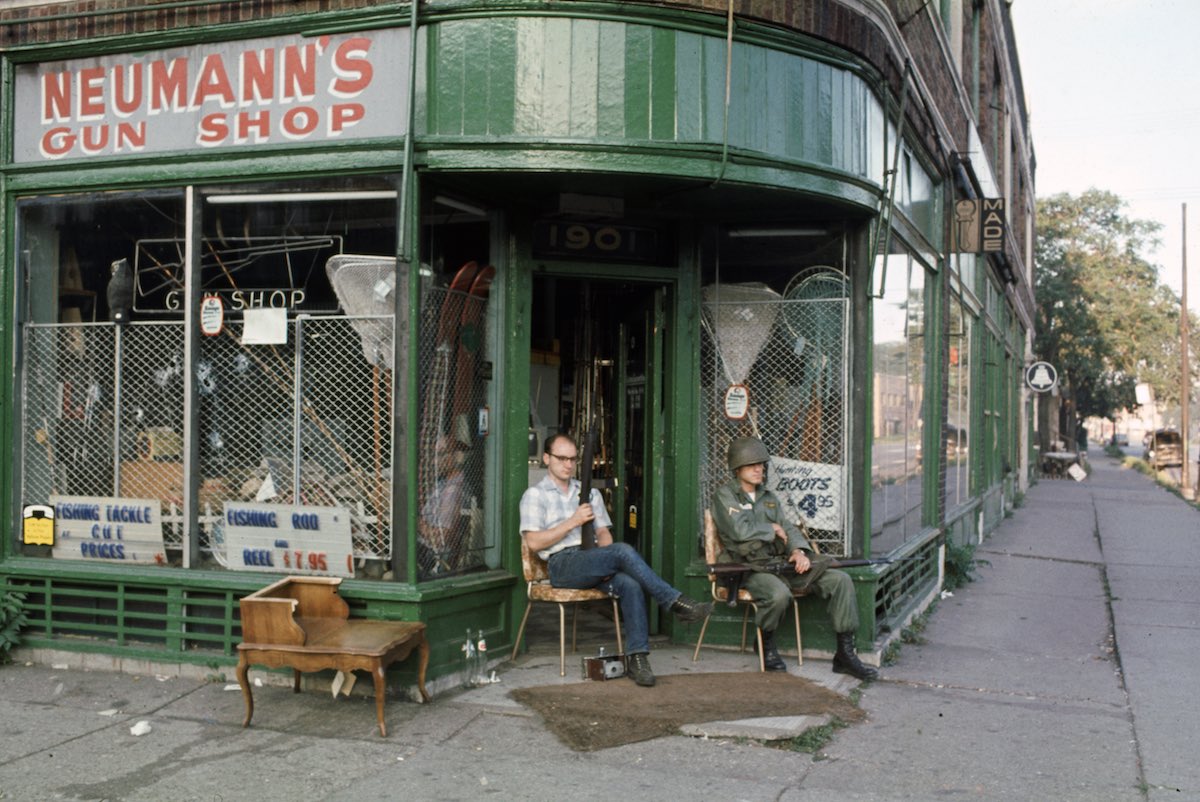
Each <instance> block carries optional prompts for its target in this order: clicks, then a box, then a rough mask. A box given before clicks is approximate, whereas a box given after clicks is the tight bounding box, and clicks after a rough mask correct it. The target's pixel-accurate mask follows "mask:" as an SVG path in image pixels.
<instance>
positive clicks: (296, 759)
mask: <svg viewBox="0 0 1200 802" xmlns="http://www.w3.org/2000/svg"><path fill="white" fill-rule="evenodd" d="M1091 462H1092V469H1093V470H1092V473H1091V474H1090V475H1089V476H1088V478H1087V479H1085V480H1084V481H1082V482H1075V481H1071V480H1043V481H1041V482H1039V483H1038V484H1037V485H1035V486H1033V487H1032V488H1030V490H1029V492H1028V494H1027V495H1026V496H1025V497H1024V498H1023V499H1022V500H1021V502H1020V504H1019V506H1018V507H1017V508H1016V509H1015V510H1014V512H1013V515H1012V516H1011V517H1009V518H1007V519H1006V520H1005V521H1004V522H1003V523H1002V524H1001V525H1000V527H999V528H998V529H997V530H996V531H995V532H994V533H993V534H992V535H991V536H989V537H988V538H987V539H986V540H985V541H984V542H983V543H982V544H981V545H980V546H979V548H978V550H977V551H976V553H975V556H976V558H977V559H978V564H977V566H976V570H975V575H976V579H975V581H974V582H971V583H969V584H967V585H966V586H964V587H962V588H960V589H958V590H957V591H955V592H954V593H953V595H948V596H945V597H944V598H943V599H942V600H941V601H939V602H937V604H936V609H934V610H932V611H931V612H930V613H929V614H928V615H927V616H926V617H925V619H924V620H922V621H921V622H914V624H913V625H911V631H910V632H909V634H908V635H907V636H906V637H905V638H904V639H903V643H902V644H901V645H900V646H899V649H898V652H897V654H896V659H895V662H894V663H892V664H889V665H885V666H883V667H882V669H881V678H880V679H879V680H878V681H876V682H873V683H870V684H866V685H862V686H860V693H859V694H857V696H858V704H859V706H860V707H861V708H862V709H863V710H864V711H865V713H866V720H865V721H863V722H860V723H854V724H850V725H848V726H844V727H833V728H832V729H831V730H830V733H829V736H830V739H829V741H828V742H827V743H825V745H824V746H820V747H819V748H818V751H817V753H816V754H815V755H814V754H809V753H807V752H802V751H794V750H793V749H792V748H788V747H789V746H790V745H793V744H794V743H796V742H795V741H792V740H790V739H791V738H793V737H794V736H795V735H797V734H798V732H800V731H802V730H803V728H804V727H807V726H811V724H804V723H803V722H801V723H799V724H797V723H796V722H794V721H791V720H782V719H756V720H754V721H747V722H730V723H726V724H725V725H722V726H721V727H720V728H719V729H715V728H714V730H715V731H717V732H719V733H720V734H719V735H709V736H698V737H689V736H686V735H676V736H668V737H661V738H655V739H653V740H649V741H643V742H639V743H632V744H628V745H625V746H619V747H614V748H610V749H603V750H600V751H595V752H586V753H578V752H572V751H571V750H570V749H569V748H568V747H566V746H565V745H564V744H563V743H562V742H560V741H558V740H557V738H556V737H555V736H554V735H552V734H551V733H550V732H549V731H548V730H547V729H546V727H545V726H544V724H543V723H542V721H541V719H540V718H539V717H538V715H537V714H535V713H533V712H532V711H531V710H529V709H527V708H524V707H522V706H521V705H520V704H519V703H517V702H515V701H514V700H513V699H512V698H511V697H509V696H508V692H509V691H510V690H512V689H514V688H518V687H529V686H534V685H552V684H562V683H573V682H577V681H578V678H577V676H572V674H573V673H574V672H568V676H567V677H566V678H565V679H560V678H559V676H558V654H557V642H556V641H557V639H556V638H555V637H554V635H553V633H554V632H555V631H556V621H557V614H556V613H555V612H554V611H553V610H548V612H549V616H548V619H549V620H548V621H547V622H544V623H548V624H549V626H545V627H543V628H542V630H541V631H540V633H539V634H537V635H534V636H531V639H530V645H531V651H530V652H529V653H528V654H523V655H521V656H520V657H518V659H517V660H516V661H515V662H508V661H503V662H500V663H499V664H498V665H497V668H498V669H499V671H498V673H499V677H500V680H501V682H500V683H498V684H495V685H488V686H484V687H481V688H475V689H472V690H461V689H456V688H455V689H450V688H445V687H442V688H435V689H434V700H433V702H432V703H430V704H424V705H419V704H415V703H412V702H410V701H408V700H406V699H401V698H397V697H396V696H393V697H392V698H389V700H388V703H387V723H388V732H389V735H388V737H387V738H381V737H379V734H378V731H377V729H376V727H375V721H374V716H373V705H372V703H371V700H370V697H369V696H358V695H356V696H352V697H350V698H348V699H342V700H338V701H333V700H331V698H330V695H329V693H328V691H327V690H325V691H323V692H322V691H320V690H319V689H317V690H313V689H310V688H307V687H306V689H305V692H304V693H301V694H293V693H292V692H291V689H290V687H287V686H286V684H284V685H283V686H280V685H271V686H269V687H263V688H260V689H258V690H257V691H256V693H255V696H256V698H257V705H256V711H255V718H254V722H253V724H252V726H250V727H249V728H247V729H243V728H242V727H241V718H242V712H243V711H242V700H241V696H240V694H239V693H237V686H236V684H235V685H234V686H233V688H232V689H230V688H229V684H228V682H229V680H228V677H223V678H222V677H212V678H209V680H208V681H205V680H204V679H198V678H191V679H189V678H183V677H179V676H172V675H170V674H169V672H167V671H166V670H165V669H164V670H163V671H155V670H153V669H151V668H149V667H147V670H145V671H142V672H141V673H138V674H129V673H125V674H120V673H111V672H108V671H103V670H99V669H98V668H97V667H95V666H93V667H92V668H91V669H90V670H84V669H83V668H82V667H80V666H79V663H80V655H77V654H76V655H71V654H66V653H58V654H56V655H44V656H41V655H29V654H18V662H17V663H16V664H15V665H10V666H6V667H3V668H0V717H2V718H3V720H4V722H5V730H6V735H7V737H6V738H5V739H4V740H3V741H2V742H0V797H2V798H4V799H16V800H44V799H71V800H100V799H107V800H116V799H128V800H155V801H157V800H163V799H171V800H230V799H262V800H290V799H299V798H304V799H330V800H341V799H346V800H350V799H353V800H355V802H363V800H376V799H378V800H390V799H396V798H399V797H403V798H412V799H438V800H450V799H462V800H467V799H478V798H479V797H480V796H481V795H483V794H487V795H490V796H492V797H494V798H496V799H505V800H507V799H519V800H548V801H549V800H555V801H556V802H557V801H558V800H592V799H596V800H611V799H621V798H629V799H633V798H655V799H697V798H699V799H704V798H711V799H739V800H762V801H763V802H767V800H772V801H774V800H783V801H784V802H830V801H831V800H832V801H833V802H837V801H838V800H858V801H861V800H879V801H881V802H882V800H929V799H934V798H942V797H961V798H969V799H973V800H997V801H999V800H1005V801H1007V800H1016V799H1021V800H1024V799H1036V800H1068V801H1069V800H1078V801H1079V802H1095V801H1096V800H1100V801H1101V802H1108V801H1109V800H1113V801H1115V800H1122V801H1123V800H1129V801H1130V802H1139V801H1140V802H1146V801H1149V802H1159V801H1160V800H1164V801H1165V800H1168V799H1170V800H1200V764H1197V762H1196V759H1195V744H1196V743H1198V742H1200V697H1197V695H1196V694H1194V693H1192V692H1191V688H1190V678H1191V677H1193V676H1195V663H1196V657H1197V655H1198V654H1200V601H1198V598H1197V595H1196V592H1195V576H1196V575H1197V573H1198V572H1200V527H1198V525H1197V524H1198V523H1200V518H1198V517H1197V516H1198V514H1200V513H1198V512H1197V510H1196V509H1195V508H1194V507H1193V506H1191V505H1189V504H1187V503H1185V502H1184V501H1182V500H1181V499H1180V498H1178V497H1177V496H1176V495H1175V494H1173V493H1169V492H1164V490H1163V489H1162V488H1161V487H1160V486H1158V485H1157V484H1156V483H1155V482H1154V481H1152V480H1151V479H1150V478H1149V477H1146V476H1144V475H1142V474H1140V473H1138V472H1136V471H1134V470H1132V469H1129V468H1124V467H1122V466H1121V465H1120V464H1119V463H1118V462H1117V461H1116V460H1114V459H1111V458H1108V457H1106V456H1104V455H1103V454H1097V455H1095V456H1094V457H1093V458H1092V461H1091ZM544 607H547V608H550V607H551V605H545V606H544ZM593 618H595V617H594V616H593ZM599 621H600V623H601V626H598V627H595V628H593V629H592V630H590V631H588V632H587V633H585V634H584V637H583V641H582V642H581V645H580V651H581V652H583V653H594V650H595V648H596V644H597V643H598V642H599V643H602V642H603V641H602V640H601V641H596V640H593V639H592V638H593V637H595V635H596V633H606V632H607V634H608V635H611V630H610V629H609V628H610V627H611V624H607V626H604V624H605V623H606V622H604V621H603V620H602V619H599ZM599 637H601V638H603V637H604V634H601V635H599ZM691 656H692V654H691V645H690V644H689V643H680V644H675V645H671V644H666V643H664V642H656V643H654V644H653V651H652V659H653V662H654V667H655V670H656V672H657V673H659V675H660V676H666V675H670V674H675V673H691V672H705V671H723V672H751V671H753V670H754V668H755V665H756V662H755V658H754V657H753V655H751V654H749V653H747V654H739V653H738V652H737V651H727V650H720V649H716V648H706V649H705V650H704V654H703V655H702V656H701V659H700V661H699V662H696V663H693V662H692V660H691ZM39 657H45V659H42V660H40V661H37V660H35V659H33V658H39ZM793 660H794V657H793V658H790V659H789V665H790V668H789V671H791V672H792V673H795V674H798V675H800V676H802V677H806V678H809V679H812V680H815V681H818V682H822V683H833V684H831V685H830V686H829V687H832V688H834V689H835V690H837V691H838V692H839V693H847V694H850V693H851V690H852V688H853V686H854V685H855V683H853V682H846V681H845V678H844V677H843V676H842V675H834V674H832V673H831V672H830V670H829V669H830V663H829V659H828V655H818V654H807V653H806V655H805V660H804V665H803V666H802V667H800V668H797V667H796V666H795V664H794V662H792V661H793ZM27 663H28V665H27ZM254 673H255V674H256V675H261V674H262V672H254ZM282 679H283V680H284V681H285V683H286V679H287V678H286V677H282ZM615 681H616V682H628V680H624V679H621V680H615ZM838 681H840V682H841V684H839V682H838ZM359 685H369V683H362V682H360V683H359ZM629 693H631V694H632V693H646V694H653V693H654V689H643V688H636V687H634V686H633V685H632V684H630V685H629ZM142 722H145V724H144V725H142V726H141V729H143V730H145V729H148V730H149V731H148V732H146V734H144V735H141V736H138V735H135V734H133V733H134V730H135V728H138V727H139V725H141V723H142ZM597 726H620V723H619V722H614V723H608V722H602V721H598V722H597ZM771 730H775V731H777V733H778V734H777V735H774V736H768V735H764V732H767V731H771ZM767 738H775V739H782V740H775V741H771V740H766V739H767ZM772 744H773V746H774V748H772Z"/></svg>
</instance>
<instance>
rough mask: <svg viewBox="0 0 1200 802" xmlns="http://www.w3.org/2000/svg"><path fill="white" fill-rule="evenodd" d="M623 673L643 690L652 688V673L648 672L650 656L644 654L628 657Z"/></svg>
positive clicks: (653, 680)
mask: <svg viewBox="0 0 1200 802" xmlns="http://www.w3.org/2000/svg"><path fill="white" fill-rule="evenodd" d="M625 673H626V674H628V675H629V677H630V679H632V680H633V681H634V682H636V683H637V684H638V685H641V686H642V687H643V688H652V687H654V683H655V681H656V680H655V679H654V672H653V671H651V670H650V655H648V654H646V653H645V652H639V653H637V654H631V655H629V659H628V660H626V661H625Z"/></svg>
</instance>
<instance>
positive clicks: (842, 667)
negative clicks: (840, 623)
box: [833, 632, 879, 680]
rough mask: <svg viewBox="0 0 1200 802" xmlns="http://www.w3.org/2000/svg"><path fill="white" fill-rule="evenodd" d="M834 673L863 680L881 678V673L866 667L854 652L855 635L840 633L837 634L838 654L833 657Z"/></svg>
mask: <svg viewBox="0 0 1200 802" xmlns="http://www.w3.org/2000/svg"><path fill="white" fill-rule="evenodd" d="M833 671H834V673H836V674H849V675H850V676H852V677H858V678H859V679H861V680H872V679H878V678H879V672H878V671H876V670H875V669H873V668H870V667H868V666H864V665H863V664H862V661H861V660H859V659H858V653H857V652H855V651H854V633H853V632H839V633H838V634H837V653H836V654H834V656H833Z"/></svg>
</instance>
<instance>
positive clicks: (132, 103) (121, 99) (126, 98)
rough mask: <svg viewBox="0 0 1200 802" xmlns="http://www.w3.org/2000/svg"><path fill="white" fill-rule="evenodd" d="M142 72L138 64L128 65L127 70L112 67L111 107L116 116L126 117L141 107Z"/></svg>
mask: <svg viewBox="0 0 1200 802" xmlns="http://www.w3.org/2000/svg"><path fill="white" fill-rule="evenodd" d="M142 72H143V67H142V64H141V63H140V62H139V63H137V64H130V65H129V69H128V70H123V69H121V68H120V67H113V91H112V99H113V106H114V108H115V109H116V111H117V114H118V115H120V116H122V117H128V116H129V115H131V114H133V113H134V112H135V111H137V110H138V109H139V108H140V107H141V105H142Z"/></svg>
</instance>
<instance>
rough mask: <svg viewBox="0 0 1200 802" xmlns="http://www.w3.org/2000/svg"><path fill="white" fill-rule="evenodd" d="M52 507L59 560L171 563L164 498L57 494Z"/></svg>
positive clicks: (52, 497)
mask: <svg viewBox="0 0 1200 802" xmlns="http://www.w3.org/2000/svg"><path fill="white" fill-rule="evenodd" d="M50 504H51V506H53V507H54V527H55V534H56V537H55V539H54V551H53V552H52V553H53V555H54V558H55V559H56V560H89V561H92V562H114V563H126V564H129V563H143V564H146V563H149V564H158V565H164V564H166V549H165V548H164V547H163V534H162V519H161V509H160V506H159V505H160V502H159V501H158V499H149V498H106V497H103V496H51V497H50Z"/></svg>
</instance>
